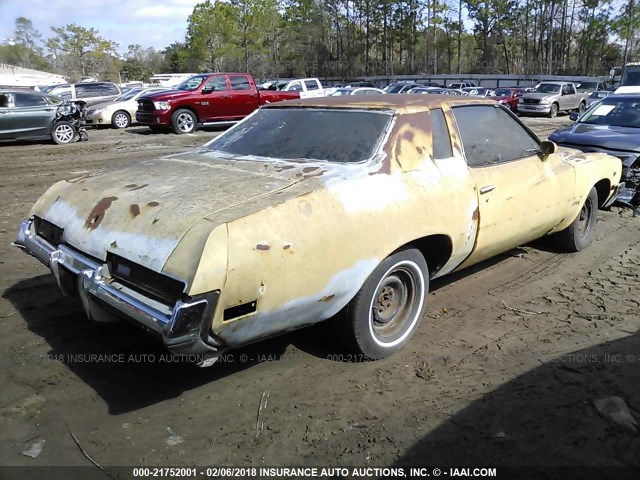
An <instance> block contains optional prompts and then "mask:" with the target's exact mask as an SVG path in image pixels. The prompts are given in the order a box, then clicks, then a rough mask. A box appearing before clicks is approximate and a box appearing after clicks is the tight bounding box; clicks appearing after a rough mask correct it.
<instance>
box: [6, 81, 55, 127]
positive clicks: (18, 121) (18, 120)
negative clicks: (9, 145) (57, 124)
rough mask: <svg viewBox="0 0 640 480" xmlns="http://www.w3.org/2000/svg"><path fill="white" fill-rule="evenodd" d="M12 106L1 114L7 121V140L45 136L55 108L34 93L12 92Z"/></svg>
mask: <svg viewBox="0 0 640 480" xmlns="http://www.w3.org/2000/svg"><path fill="white" fill-rule="evenodd" d="M12 95H13V102H12V106H11V107H10V108H9V109H7V111H6V112H5V113H4V114H2V117H4V118H5V119H6V120H7V125H6V127H8V128H6V130H5V135H6V136H7V137H8V138H28V137H39V136H43V135H47V134H48V133H49V129H50V127H51V124H52V123H53V118H54V116H55V110H56V107H55V106H54V105H50V104H49V103H48V102H47V100H46V99H45V98H44V97H43V96H42V95H39V94H36V93H27V92H25V93H22V92H14V93H13V94H12Z"/></svg>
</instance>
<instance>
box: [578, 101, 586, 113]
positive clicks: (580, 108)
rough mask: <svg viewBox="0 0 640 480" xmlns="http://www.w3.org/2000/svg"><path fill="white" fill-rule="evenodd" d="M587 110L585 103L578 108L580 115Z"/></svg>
mask: <svg viewBox="0 0 640 480" xmlns="http://www.w3.org/2000/svg"><path fill="white" fill-rule="evenodd" d="M586 109H587V106H586V105H585V103H584V102H582V103H580V105H579V106H578V113H583V112H584V111H585V110H586Z"/></svg>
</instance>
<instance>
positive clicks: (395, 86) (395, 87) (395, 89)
mask: <svg viewBox="0 0 640 480" xmlns="http://www.w3.org/2000/svg"><path fill="white" fill-rule="evenodd" d="M403 87H404V84H402V83H392V84H391V85H387V86H386V87H384V89H383V90H384V91H385V92H387V93H399V92H400V90H402V88H403Z"/></svg>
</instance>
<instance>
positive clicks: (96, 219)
mask: <svg viewBox="0 0 640 480" xmlns="http://www.w3.org/2000/svg"><path fill="white" fill-rule="evenodd" d="M116 200H118V197H104V198H103V199H102V200H100V201H99V202H98V203H97V204H96V206H95V207H93V209H92V210H91V212H90V213H89V216H88V217H87V220H86V221H85V224H84V226H85V228H89V229H91V230H95V229H96V228H98V225H100V224H101V223H102V220H104V215H105V213H106V211H107V210H108V209H109V207H111V204H112V203H113V202H115V201H116Z"/></svg>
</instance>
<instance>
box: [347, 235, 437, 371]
mask: <svg viewBox="0 0 640 480" xmlns="http://www.w3.org/2000/svg"><path fill="white" fill-rule="evenodd" d="M428 291H429V269H428V267H427V262H426V261H425V259H424V257H423V256H422V254H421V253H420V251H419V250H416V249H414V248H411V249H406V250H401V251H399V252H397V253H395V254H393V255H390V256H389V257H387V258H386V259H385V260H384V261H383V262H382V263H380V265H378V266H377V267H376V269H375V270H374V271H373V272H372V273H371V275H369V277H368V278H367V280H366V281H365V282H364V285H363V286H362V288H361V289H360V291H359V292H358V293H357V294H356V296H355V297H354V298H353V300H351V302H350V303H349V305H347V308H346V318H342V319H340V320H342V321H343V322H342V323H343V324H342V325H340V327H344V328H341V330H342V332H341V333H342V339H343V340H344V341H345V343H346V344H347V345H348V346H349V347H350V348H351V349H352V350H355V351H356V352H358V353H361V354H363V355H364V356H365V357H367V358H369V359H379V358H385V357H387V356H389V355H391V354H392V353H394V352H396V351H398V350H400V348H402V346H403V345H405V344H406V343H407V342H408V341H409V339H410V338H411V336H412V335H413V333H414V332H415V330H416V329H417V328H418V325H419V324H420V321H421V320H422V315H423V313H424V310H425V307H426V296H427V293H428Z"/></svg>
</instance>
